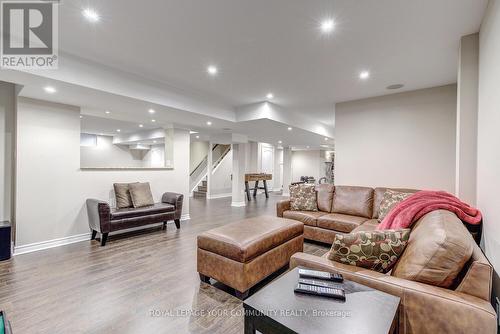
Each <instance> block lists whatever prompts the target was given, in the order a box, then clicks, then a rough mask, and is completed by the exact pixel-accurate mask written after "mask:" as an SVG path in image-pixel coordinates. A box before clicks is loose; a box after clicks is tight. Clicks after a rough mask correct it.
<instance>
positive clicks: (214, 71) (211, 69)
mask: <svg viewBox="0 0 500 334" xmlns="http://www.w3.org/2000/svg"><path fill="white" fill-rule="evenodd" d="M218 72H219V70H218V69H217V67H215V66H213V65H210V66H208V67H207V73H208V74H210V75H217V73H218Z"/></svg>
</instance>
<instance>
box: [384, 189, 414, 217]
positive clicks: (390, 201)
mask: <svg viewBox="0 0 500 334" xmlns="http://www.w3.org/2000/svg"><path fill="white" fill-rule="evenodd" d="M411 195H413V193H405V192H401V191H395V190H391V189H387V190H386V191H385V193H384V196H383V197H382V202H380V208H379V210H378V220H379V221H382V220H384V218H385V216H387V214H389V212H391V210H392V209H394V208H395V207H396V205H398V204H399V203H400V202H402V201H404V200H405V199H407V198H408V197H410V196H411Z"/></svg>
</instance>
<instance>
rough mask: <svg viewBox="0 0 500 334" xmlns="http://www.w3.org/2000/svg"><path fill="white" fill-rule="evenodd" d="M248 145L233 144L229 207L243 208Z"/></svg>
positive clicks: (244, 203)
mask: <svg viewBox="0 0 500 334" xmlns="http://www.w3.org/2000/svg"><path fill="white" fill-rule="evenodd" d="M248 145H249V144H233V146H232V150H233V180H232V201H231V206H236V207H239V206H245V205H246V202H245V194H244V192H243V188H244V184H245V172H246V164H247V161H246V158H247V152H246V150H247V148H248Z"/></svg>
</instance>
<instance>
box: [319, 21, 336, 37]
mask: <svg viewBox="0 0 500 334" xmlns="http://www.w3.org/2000/svg"><path fill="white" fill-rule="evenodd" d="M334 28H335V22H334V21H333V20H332V19H326V20H324V21H322V22H321V31H322V32H323V33H325V34H329V33H331V32H332V31H333V29H334Z"/></svg>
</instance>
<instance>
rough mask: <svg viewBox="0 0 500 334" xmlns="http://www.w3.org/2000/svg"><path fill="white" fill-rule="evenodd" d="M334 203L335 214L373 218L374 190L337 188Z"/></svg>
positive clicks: (350, 187) (334, 193)
mask: <svg viewBox="0 0 500 334" xmlns="http://www.w3.org/2000/svg"><path fill="white" fill-rule="evenodd" d="M332 202H333V203H332V212H334V213H342V214H345V215H352V216H360V217H366V218H371V217H372V214H373V212H372V211H373V189H372V188H367V187H352V186H336V187H335V191H334V192H333V201H332Z"/></svg>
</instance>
